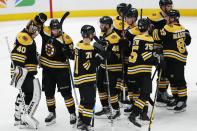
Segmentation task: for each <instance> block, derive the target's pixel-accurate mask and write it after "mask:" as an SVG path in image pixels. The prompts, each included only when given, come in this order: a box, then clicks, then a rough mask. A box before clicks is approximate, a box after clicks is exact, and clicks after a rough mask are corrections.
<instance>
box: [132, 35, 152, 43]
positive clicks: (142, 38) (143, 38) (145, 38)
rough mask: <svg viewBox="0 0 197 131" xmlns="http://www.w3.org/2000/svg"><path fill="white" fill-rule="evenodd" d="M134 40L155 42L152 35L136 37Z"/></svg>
mask: <svg viewBox="0 0 197 131" xmlns="http://www.w3.org/2000/svg"><path fill="white" fill-rule="evenodd" d="M134 40H144V41H149V42H154V40H153V37H152V36H150V35H144V34H143V35H137V36H136V37H134Z"/></svg>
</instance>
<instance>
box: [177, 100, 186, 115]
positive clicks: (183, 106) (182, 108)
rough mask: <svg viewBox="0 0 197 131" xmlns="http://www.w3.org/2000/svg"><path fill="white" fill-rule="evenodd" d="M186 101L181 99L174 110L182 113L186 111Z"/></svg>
mask: <svg viewBox="0 0 197 131" xmlns="http://www.w3.org/2000/svg"><path fill="white" fill-rule="evenodd" d="M186 107H187V105H186V102H185V101H179V102H178V103H177V105H176V106H175V107H174V112H175V113H180V112H184V111H186Z"/></svg>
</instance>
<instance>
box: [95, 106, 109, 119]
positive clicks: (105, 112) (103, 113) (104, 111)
mask: <svg viewBox="0 0 197 131" xmlns="http://www.w3.org/2000/svg"><path fill="white" fill-rule="evenodd" d="M109 113H110V108H109V107H103V109H102V110H101V111H99V112H96V113H95V116H96V118H102V117H103V116H107V115H108V114H109Z"/></svg>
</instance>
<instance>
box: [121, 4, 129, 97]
mask: <svg viewBox="0 0 197 131" xmlns="http://www.w3.org/2000/svg"><path fill="white" fill-rule="evenodd" d="M130 8H131V4H129V5H128V6H127V8H126V9H125V11H124V12H123V15H122V37H123V39H125V29H124V28H125V27H124V25H125V24H124V23H125V16H126V13H127V12H128V11H129V9H130ZM121 59H122V82H123V101H125V100H126V89H125V88H126V83H125V70H124V67H125V64H124V52H123V50H122V51H121Z"/></svg>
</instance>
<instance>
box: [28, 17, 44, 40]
mask: <svg viewBox="0 0 197 131" xmlns="http://www.w3.org/2000/svg"><path fill="white" fill-rule="evenodd" d="M25 29H26V31H27V32H28V34H29V35H30V36H31V37H32V38H35V37H36V36H37V35H38V34H39V33H40V30H41V25H40V24H37V23H36V22H35V21H34V20H30V21H29V22H28V24H27V25H26V28H25Z"/></svg>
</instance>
